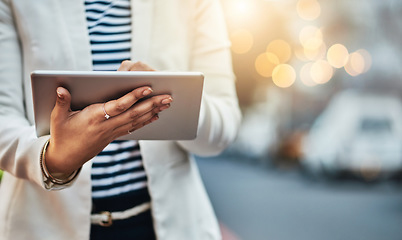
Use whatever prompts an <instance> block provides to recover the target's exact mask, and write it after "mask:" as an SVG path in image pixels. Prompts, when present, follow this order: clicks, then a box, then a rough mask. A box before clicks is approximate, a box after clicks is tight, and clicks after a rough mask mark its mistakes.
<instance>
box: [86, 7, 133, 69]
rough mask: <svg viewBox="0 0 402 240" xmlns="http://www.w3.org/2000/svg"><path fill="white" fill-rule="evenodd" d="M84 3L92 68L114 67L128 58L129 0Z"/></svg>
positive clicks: (129, 43)
mask: <svg viewBox="0 0 402 240" xmlns="http://www.w3.org/2000/svg"><path fill="white" fill-rule="evenodd" d="M85 7H86V15H87V23H88V31H89V36H90V41H91V51H92V58H93V65H94V70H95V71H99V70H103V71H113V70H117V69H118V67H119V66H120V63H121V62H122V61H123V60H127V59H130V52H131V51H130V50H131V12H130V11H131V9H130V1H128V0H115V1H112V0H86V1H85Z"/></svg>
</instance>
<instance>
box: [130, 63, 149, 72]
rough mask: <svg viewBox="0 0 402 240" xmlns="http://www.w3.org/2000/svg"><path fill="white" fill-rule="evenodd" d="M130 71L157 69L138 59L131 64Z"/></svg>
mask: <svg viewBox="0 0 402 240" xmlns="http://www.w3.org/2000/svg"><path fill="white" fill-rule="evenodd" d="M129 71H155V69H153V68H151V67H150V66H148V65H147V64H145V63H143V62H140V61H138V62H135V63H134V64H132V65H131V66H130V70H129Z"/></svg>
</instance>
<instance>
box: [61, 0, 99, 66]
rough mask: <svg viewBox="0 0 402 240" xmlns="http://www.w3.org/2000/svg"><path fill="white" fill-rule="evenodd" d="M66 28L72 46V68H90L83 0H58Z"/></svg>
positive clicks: (89, 51)
mask: <svg viewBox="0 0 402 240" xmlns="http://www.w3.org/2000/svg"><path fill="white" fill-rule="evenodd" d="M59 3H60V7H61V8H62V9H63V18H64V19H65V21H64V22H65V23H66V26H65V28H66V30H67V31H68V36H69V38H70V41H69V42H70V43H71V44H72V45H73V46H68V47H71V49H72V50H73V52H74V54H73V55H74V63H73V65H74V68H75V69H76V70H92V56H91V46H90V41H89V35H88V27H87V20H86V15H85V5H84V0H60V1H59Z"/></svg>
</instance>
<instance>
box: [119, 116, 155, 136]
mask: <svg viewBox="0 0 402 240" xmlns="http://www.w3.org/2000/svg"><path fill="white" fill-rule="evenodd" d="M158 119H159V116H158V114H155V113H153V112H149V113H147V114H145V115H143V116H141V117H140V119H138V121H135V122H131V123H128V124H125V125H123V126H120V127H118V128H116V129H115V131H114V132H115V133H116V136H118V137H120V136H124V135H126V134H131V133H133V132H134V131H136V130H138V129H140V128H142V127H144V126H146V125H148V124H150V123H152V122H155V121H156V120H158Z"/></svg>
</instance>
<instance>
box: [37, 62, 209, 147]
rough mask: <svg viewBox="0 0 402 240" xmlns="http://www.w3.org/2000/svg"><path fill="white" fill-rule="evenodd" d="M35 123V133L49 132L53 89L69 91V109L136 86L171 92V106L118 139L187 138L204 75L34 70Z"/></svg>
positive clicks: (195, 124) (191, 132)
mask: <svg viewBox="0 0 402 240" xmlns="http://www.w3.org/2000/svg"><path fill="white" fill-rule="evenodd" d="M31 83H32V93H33V103H34V112H35V126H36V132H37V135H38V136H43V135H47V134H49V133H50V114H51V112H52V109H53V107H54V105H55V102H56V89H57V87H59V86H62V87H65V88H66V89H68V90H69V91H70V93H71V97H72V104H71V108H72V110H81V109H83V108H85V107H86V106H88V105H90V104H93V103H104V102H106V101H109V100H112V99H117V98H119V97H121V96H123V95H124V94H126V93H128V92H130V91H131V90H133V89H135V88H137V87H140V86H150V87H152V89H153V90H154V91H153V93H152V96H153V95H158V94H171V95H172V97H173V99H174V101H173V103H171V107H170V108H169V109H167V110H165V111H163V112H161V113H160V114H159V119H158V120H157V121H155V122H153V123H151V124H149V125H147V126H145V127H143V128H141V129H139V130H137V131H134V132H133V133H132V134H127V135H125V136H123V137H121V138H120V139H121V140H129V139H132V140H191V139H194V138H195V137H196V136H197V127H198V118H199V112H200V105H201V98H202V89H203V83H204V76H203V75H202V73H197V72H136V71H134V72H101V71H96V72H93V71H88V72H86V71H50V70H46V71H45V70H42V71H34V72H32V74H31Z"/></svg>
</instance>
